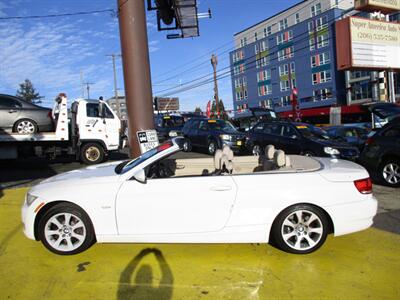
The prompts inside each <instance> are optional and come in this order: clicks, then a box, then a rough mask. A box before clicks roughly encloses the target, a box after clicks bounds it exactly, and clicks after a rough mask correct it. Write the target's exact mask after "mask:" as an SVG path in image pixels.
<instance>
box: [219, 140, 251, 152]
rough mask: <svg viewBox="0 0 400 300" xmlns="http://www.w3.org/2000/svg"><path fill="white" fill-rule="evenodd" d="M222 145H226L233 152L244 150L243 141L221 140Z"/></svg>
mask: <svg viewBox="0 0 400 300" xmlns="http://www.w3.org/2000/svg"><path fill="white" fill-rule="evenodd" d="M222 143H223V145H228V146H229V148H231V149H232V151H233V152H237V153H242V152H244V151H246V147H245V144H244V141H234V142H231V141H222Z"/></svg>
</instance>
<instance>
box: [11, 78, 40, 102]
mask: <svg viewBox="0 0 400 300" xmlns="http://www.w3.org/2000/svg"><path fill="white" fill-rule="evenodd" d="M16 96H17V97H20V98H22V99H24V100H26V101H28V102H32V103H40V98H42V97H41V96H40V95H39V93H38V92H36V89H35V88H34V87H33V84H32V82H31V81H30V80H29V79H25V81H24V82H22V83H20V84H19V89H18V90H17V94H16Z"/></svg>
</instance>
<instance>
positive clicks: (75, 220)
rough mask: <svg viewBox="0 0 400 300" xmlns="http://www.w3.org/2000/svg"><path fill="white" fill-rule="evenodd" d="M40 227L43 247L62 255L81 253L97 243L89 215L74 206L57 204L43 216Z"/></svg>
mask: <svg viewBox="0 0 400 300" xmlns="http://www.w3.org/2000/svg"><path fill="white" fill-rule="evenodd" d="M38 226H39V231H38V232H39V239H40V240H41V241H42V243H43V245H44V246H45V247H46V248H47V249H49V250H50V251H52V252H54V253H57V254H60V255H71V254H77V253H80V252H82V251H84V250H86V249H87V248H89V247H90V246H91V245H92V244H93V243H94V242H95V234H94V230H93V226H92V223H91V221H90V219H89V217H88V215H87V214H86V213H85V212H84V211H83V210H82V209H80V208H79V207H77V206H76V205H73V204H68V203H60V204H56V205H55V206H53V207H52V208H50V209H49V210H48V211H47V212H46V213H45V214H44V215H43V217H42V218H41V220H40V221H39V225H38Z"/></svg>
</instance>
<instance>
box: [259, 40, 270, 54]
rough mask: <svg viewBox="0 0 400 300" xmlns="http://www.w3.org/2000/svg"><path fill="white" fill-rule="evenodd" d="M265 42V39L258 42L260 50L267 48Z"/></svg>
mask: <svg viewBox="0 0 400 300" xmlns="http://www.w3.org/2000/svg"><path fill="white" fill-rule="evenodd" d="M267 48H268V47H267V42H266V41H262V42H261V43H260V52H263V51H265V50H267Z"/></svg>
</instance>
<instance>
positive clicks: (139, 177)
mask: <svg viewBox="0 0 400 300" xmlns="http://www.w3.org/2000/svg"><path fill="white" fill-rule="evenodd" d="M133 178H135V180H136V181H139V182H140V183H147V178H146V173H145V171H144V169H140V170H138V171H136V172H135V174H133Z"/></svg>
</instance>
